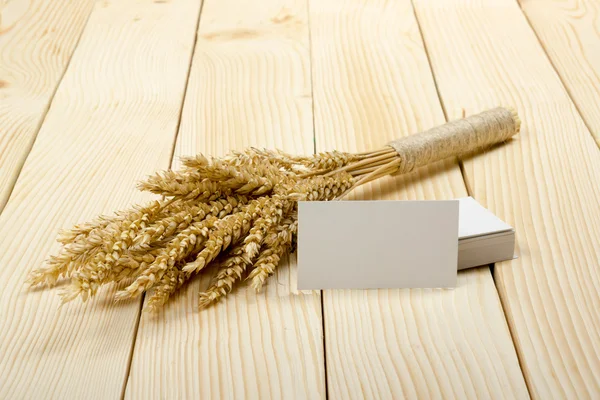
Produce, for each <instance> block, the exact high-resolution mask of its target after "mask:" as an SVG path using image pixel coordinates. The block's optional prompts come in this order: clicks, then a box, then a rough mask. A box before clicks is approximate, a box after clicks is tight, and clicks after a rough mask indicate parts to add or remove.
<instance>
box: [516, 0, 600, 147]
mask: <svg viewBox="0 0 600 400" xmlns="http://www.w3.org/2000/svg"><path fill="white" fill-rule="evenodd" d="M515 2H516V3H517V8H518V9H519V10H520V11H521V14H523V17H524V18H525V21H527V25H529V29H531V31H532V32H533V35H534V36H535V38H536V40H537V42H538V43H539V45H540V47H541V48H542V50H543V51H544V54H545V55H546V59H548V62H549V63H550V65H551V66H552V69H553V70H554V72H555V73H556V75H557V76H558V80H559V81H560V84H561V85H562V87H563V88H564V89H565V92H566V93H567V96H568V97H569V99H570V100H571V103H573V106H574V107H575V110H576V111H577V114H579V116H580V117H581V120H582V121H583V124H584V125H585V127H586V128H587V130H588V132H589V134H590V135H591V136H592V138H593V139H594V141H595V142H596V144H597V145H598V147H599V148H600V136H598V137H597V136H596V135H594V134H593V133H592V132H593V130H592V127H591V126H590V124H589V123H588V121H587V120H586V119H585V115H584V114H583V113H582V112H581V109H580V108H579V104H577V101H575V97H574V96H573V94H572V92H571V89H569V86H568V85H567V84H566V83H565V80H564V79H563V77H562V75H561V74H560V71H559V70H558V68H557V67H556V65H555V64H554V62H553V61H552V57H550V54H548V50H546V46H544V42H542V40H541V39H540V36H539V35H538V33H537V31H536V30H535V28H534V27H533V24H532V23H531V20H530V19H529V17H528V16H527V13H526V12H525V11H524V10H523V7H522V6H521V1H520V0H515Z"/></svg>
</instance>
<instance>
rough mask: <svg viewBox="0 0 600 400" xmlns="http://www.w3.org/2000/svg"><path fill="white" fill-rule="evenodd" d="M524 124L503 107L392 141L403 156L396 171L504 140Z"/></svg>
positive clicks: (407, 170)
mask: <svg viewBox="0 0 600 400" xmlns="http://www.w3.org/2000/svg"><path fill="white" fill-rule="evenodd" d="M520 126H521V121H520V120H519V117H518V115H517V113H516V112H515V111H514V110H512V109H507V108H502V107H499V108H494V109H491V110H488V111H484V112H482V113H480V114H476V115H472V116H470V117H467V118H464V119H460V120H456V121H451V122H448V123H447V124H444V125H441V126H437V127H435V128H431V129H429V130H427V131H424V132H421V133H419V134H416V135H411V136H407V137H404V138H401V139H397V140H394V141H392V142H390V143H388V146H390V147H392V148H394V150H396V152H397V153H398V157H399V166H398V169H397V170H396V171H395V172H394V173H395V174H403V173H407V172H410V171H412V170H413V169H415V168H417V167H420V166H423V165H426V164H430V163H432V162H436V161H439V160H443V159H445V158H448V157H452V156H456V155H460V154H466V153H470V152H473V151H475V150H481V149H483V148H486V147H489V146H491V145H493V144H495V143H499V142H503V141H505V140H507V139H509V138H510V137H511V136H513V135H515V134H516V133H517V132H519V129H520Z"/></svg>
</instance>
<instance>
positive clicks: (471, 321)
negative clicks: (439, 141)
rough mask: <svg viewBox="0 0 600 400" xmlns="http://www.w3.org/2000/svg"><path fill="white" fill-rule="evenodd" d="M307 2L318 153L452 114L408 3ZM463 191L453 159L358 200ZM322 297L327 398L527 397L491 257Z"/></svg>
mask: <svg viewBox="0 0 600 400" xmlns="http://www.w3.org/2000/svg"><path fill="white" fill-rule="evenodd" d="M309 8H310V21H311V24H310V28H311V37H312V55H313V57H312V68H313V93H314V109H315V114H314V115H315V132H316V144H317V150H318V151H322V150H329V149H334V148H338V149H342V150H350V151H356V150H359V151H363V150H367V149H374V148H377V147H378V146H382V145H384V144H385V143H387V142H389V141H390V140H392V139H396V138H398V137H401V136H404V135H408V134H411V133H416V132H418V131H419V130H422V129H427V128H430V127H433V126H435V125H439V124H442V123H444V122H445V121H444V116H443V113H442V109H441V106H440V103H439V99H438V97H437V94H436V90H435V86H434V82H433V79H432V75H431V71H430V69H429V65H428V61H427V56H426V53H425V50H424V48H423V42H422V40H421V37H420V34H419V28H418V26H417V24H416V20H415V17H414V14H413V10H412V6H411V4H410V1H396V2H386V1H377V0H374V1H369V2H362V1H351V2H348V1H342V0H328V1H317V0H314V1H312V2H310V7H309ZM466 195H467V193H466V190H465V186H464V183H463V180H462V177H461V173H460V170H459V168H458V166H457V164H456V162H454V161H452V160H450V161H446V162H442V163H438V164H435V165H433V166H430V167H427V168H422V169H419V170H418V171H415V172H414V173H412V174H410V175H406V176H403V177H395V178H384V179H381V180H379V181H377V182H375V183H373V184H369V185H368V186H366V187H364V188H362V189H360V190H359V191H358V192H357V193H356V194H355V195H354V198H356V199H451V198H456V197H463V196H466ZM400 257H401V255H400ZM373 262H376V260H374V261H373ZM399 262H401V258H399ZM365 267H366V268H367V267H368V266H365ZM323 296H324V309H323V312H324V318H325V340H326V355H327V373H328V391H329V396H330V398H332V399H348V398H378V399H379V398H394V399H396V398H460V399H463V398H474V399H478V398H503V397H506V398H528V394H527V388H526V387H525V381H524V379H523V376H522V374H521V371H520V368H519V364H518V360H517V356H516V352H515V349H514V347H513V344H512V341H511V338H510V335H509V331H508V327H507V323H506V320H505V319H504V315H503V312H502V308H501V305H500V301H499V298H498V294H497V292H496V289H495V287H494V282H493V280H492V276H491V274H490V271H489V268H487V267H484V268H479V269H473V270H469V271H465V272H461V273H459V278H458V287H457V288H456V289H454V290H441V289H435V290H431V289H430V290H427V289H420V290H408V289H407V290H365V291H361V290H336V291H324V294H323Z"/></svg>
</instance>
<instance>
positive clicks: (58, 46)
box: [0, 0, 94, 212]
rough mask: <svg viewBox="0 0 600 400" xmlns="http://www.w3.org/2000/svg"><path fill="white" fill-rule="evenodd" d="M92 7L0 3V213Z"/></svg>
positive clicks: (65, 2)
mask: <svg viewBox="0 0 600 400" xmlns="http://www.w3.org/2000/svg"><path fill="white" fill-rule="evenodd" d="M93 4H94V1H93V0H81V1H70V0H58V1H47V0H31V1H17V0H12V1H10V0H8V1H0V132H1V134H0V212H1V211H2V209H3V208H4V206H5V205H6V202H7V201H8V197H9V196H10V192H11V191H12V189H13V187H14V184H15V182H16V180H17V176H18V175H19V172H20V170H21V167H22V166H23V163H24V162H25V158H26V157H27V154H28V153H29V150H30V149H31V146H32V145H33V142H34V140H35V136H36V134H37V132H38V130H39V127H40V124H41V122H42V120H43V119H44V116H45V115H46V112H47V110H48V107H49V105H50V102H51V100H52V97H53V96H54V92H55V90H56V87H57V85H58V83H59V82H60V80H61V78H62V76H63V73H64V71H65V69H66V67H67V65H68V64H69V60H70V59H71V55H72V54H73V50H74V49H75V46H76V45H77V41H78V40H79V36H80V35H81V32H82V30H83V27H84V25H85V22H86V21H87V18H88V15H89V13H90V11H91V10H92V6H93Z"/></svg>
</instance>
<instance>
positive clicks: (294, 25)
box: [126, 0, 325, 399]
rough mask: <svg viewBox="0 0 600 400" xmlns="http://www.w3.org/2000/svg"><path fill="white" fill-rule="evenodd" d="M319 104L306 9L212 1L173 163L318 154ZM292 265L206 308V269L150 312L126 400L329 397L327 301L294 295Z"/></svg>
mask: <svg viewBox="0 0 600 400" xmlns="http://www.w3.org/2000/svg"><path fill="white" fill-rule="evenodd" d="M311 106H312V101H311V89H310V64H309V48H308V26H307V9H306V2H305V1H303V0H269V1H262V2H261V3H260V6H257V5H256V3H254V2H240V1H235V0H205V1H204V5H203V8H202V14H201V17H200V28H199V36H198V42H197V45H196V50H195V52H194V59H193V63H192V71H191V75H190V81H189V86H188V90H187V94H186V99H185V104H184V112H183V115H182V120H181V128H180V131H179V136H178V140H177V146H176V156H182V155H190V154H195V153H197V152H204V153H206V154H210V155H222V154H224V153H227V152H228V151H229V150H230V149H241V148H244V147H247V146H250V145H254V146H264V147H269V148H273V147H277V148H282V149H284V150H286V151H289V152H293V153H309V154H310V153H312V151H313V130H312V112H311ZM177 165H178V163H177V162H176V163H175V167H177ZM295 268H296V261H295V256H292V258H291V262H283V263H282V265H281V266H280V267H279V269H278V272H277V273H276V275H275V276H274V277H272V278H271V279H270V280H269V281H268V284H267V285H266V287H265V289H264V290H263V293H260V294H256V293H254V291H253V289H251V288H249V286H248V284H247V282H242V283H241V284H240V286H239V287H238V288H237V289H234V291H233V292H232V293H231V294H229V295H228V296H227V297H226V299H225V300H223V301H222V302H221V303H218V304H217V305H215V306H212V307H210V308H208V309H205V310H202V311H200V312H198V311H197V307H198V306H197V301H198V291H199V290H201V289H205V288H206V287H207V286H208V284H209V283H210V280H211V276H210V275H211V274H207V273H205V274H204V276H203V278H202V279H200V280H195V281H193V282H192V283H191V284H190V285H188V286H187V287H185V288H184V289H182V290H181V292H180V293H179V294H178V295H177V296H175V298H174V299H172V300H171V302H170V303H169V304H168V305H167V306H166V307H165V309H164V310H163V311H162V312H160V313H159V314H158V315H156V316H154V315H150V314H144V315H143V316H142V319H141V323H140V328H139V334H138V338H137V341H136V348H135V352H134V355H133V361H132V368H131V374H130V378H129V382H128V385H127V391H126V397H128V398H144V399H145V398H193V397H200V398H215V399H220V398H260V399H267V398H275V399H278V398H286V399H288V398H300V399H305V398H306V399H316V398H324V397H325V382H324V359H323V339H322V319H321V303H320V296H319V294H318V292H316V293H314V294H300V293H296V292H294V290H293V289H294V286H295V281H296V270H295Z"/></svg>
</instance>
